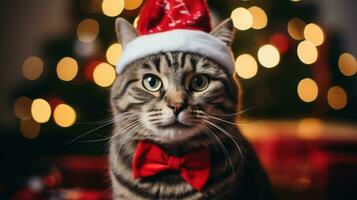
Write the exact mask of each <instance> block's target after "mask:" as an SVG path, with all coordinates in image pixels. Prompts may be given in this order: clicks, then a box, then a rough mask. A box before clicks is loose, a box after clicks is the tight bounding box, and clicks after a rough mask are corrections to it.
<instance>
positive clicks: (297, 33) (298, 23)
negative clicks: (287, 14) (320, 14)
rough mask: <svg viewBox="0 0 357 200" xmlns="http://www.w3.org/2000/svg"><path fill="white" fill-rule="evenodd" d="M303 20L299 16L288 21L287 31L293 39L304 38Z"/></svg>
mask: <svg viewBox="0 0 357 200" xmlns="http://www.w3.org/2000/svg"><path fill="white" fill-rule="evenodd" d="M304 28H305V22H304V21H302V20H301V19H299V18H293V19H291V20H289V22H288V33H289V35H290V36H291V37H292V38H293V39H295V40H302V39H304V32H303V31H304Z"/></svg>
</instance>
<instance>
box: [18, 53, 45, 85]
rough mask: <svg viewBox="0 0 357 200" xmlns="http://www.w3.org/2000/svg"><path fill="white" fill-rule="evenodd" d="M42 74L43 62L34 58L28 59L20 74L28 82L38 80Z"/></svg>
mask: <svg viewBox="0 0 357 200" xmlns="http://www.w3.org/2000/svg"><path fill="white" fill-rule="evenodd" d="M42 72H43V61H42V60H41V58H38V57H36V56H31V57H28V58H27V59H26V60H25V62H24V63H23V65H22V74H23V75H24V77H25V78H27V79H29V80H36V79H38V78H39V77H40V76H41V74H42Z"/></svg>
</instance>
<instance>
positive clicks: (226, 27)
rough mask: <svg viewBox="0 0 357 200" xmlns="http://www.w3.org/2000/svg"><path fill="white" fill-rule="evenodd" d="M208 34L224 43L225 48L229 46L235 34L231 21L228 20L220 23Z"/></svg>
mask: <svg viewBox="0 0 357 200" xmlns="http://www.w3.org/2000/svg"><path fill="white" fill-rule="evenodd" d="M210 34H211V35H213V36H214V37H216V38H218V39H219V40H221V41H222V42H224V43H226V44H227V46H231V45H232V43H233V38H234V34H235V30H234V26H233V22H232V19H231V18H228V19H226V20H224V21H223V22H221V23H220V24H219V25H218V26H217V27H216V28H215V29H213V30H212V31H211V33H210Z"/></svg>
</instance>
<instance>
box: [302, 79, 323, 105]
mask: <svg viewBox="0 0 357 200" xmlns="http://www.w3.org/2000/svg"><path fill="white" fill-rule="evenodd" d="M297 92H298V95H299V97H300V99H301V100H303V101H305V102H312V101H314V100H315V99H316V98H317V96H318V93H319V89H318V87H317V84H316V82H315V81H314V80H312V79H311V78H305V79H302V80H301V81H300V82H299V85H298V88H297Z"/></svg>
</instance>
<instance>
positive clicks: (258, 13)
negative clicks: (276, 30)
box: [248, 6, 268, 29]
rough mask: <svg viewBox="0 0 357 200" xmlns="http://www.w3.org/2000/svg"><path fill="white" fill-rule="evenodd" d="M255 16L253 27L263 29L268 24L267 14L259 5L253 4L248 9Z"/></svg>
mask: <svg viewBox="0 0 357 200" xmlns="http://www.w3.org/2000/svg"><path fill="white" fill-rule="evenodd" d="M248 11H249V12H250V14H251V15H252V18H253V24H252V28H253V29H262V28H264V27H266V26H267V24H268V17H267V14H266V13H265V11H264V10H263V9H261V8H260V7H258V6H253V7H250V8H249V9H248Z"/></svg>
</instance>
